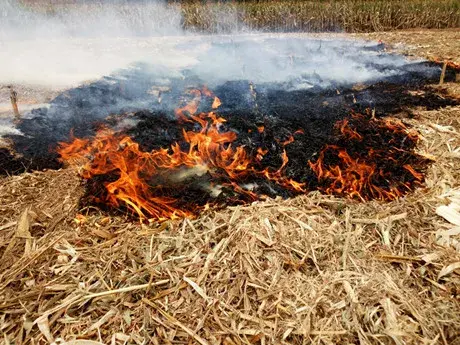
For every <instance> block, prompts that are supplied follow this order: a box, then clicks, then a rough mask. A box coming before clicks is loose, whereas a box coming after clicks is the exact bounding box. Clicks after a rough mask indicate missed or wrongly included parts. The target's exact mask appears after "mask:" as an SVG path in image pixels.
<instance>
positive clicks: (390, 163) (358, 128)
mask: <svg viewBox="0 0 460 345" xmlns="http://www.w3.org/2000/svg"><path fill="white" fill-rule="evenodd" d="M189 96H190V97H189V100H188V101H187V102H185V104H183V105H182V106H180V107H178V108H177V109H176V111H175V114H176V116H177V122H176V124H177V125H178V126H182V141H180V142H175V143H171V146H170V147H169V148H168V147H165V148H160V149H155V150H153V151H150V152H148V151H144V150H142V149H141V148H140V146H139V143H136V142H135V141H134V140H133V139H132V138H131V137H129V136H127V135H126V134H125V133H123V132H114V131H113V130H111V129H107V128H102V129H101V130H99V131H98V132H97V134H96V136H95V137H94V138H92V139H79V138H76V139H74V140H73V141H72V142H70V143H61V144H60V148H59V150H58V151H59V154H60V155H61V159H62V160H63V161H66V162H68V163H69V164H71V165H73V166H76V167H78V169H79V173H80V175H81V176H82V177H83V178H85V179H87V180H90V181H91V182H90V184H91V185H92V186H93V187H92V191H93V192H92V193H91V194H94V195H93V196H92V197H91V198H92V199H93V201H96V202H98V203H102V204H108V205H110V206H112V207H116V208H120V207H123V208H128V209H129V210H131V211H132V212H134V213H135V214H137V215H138V216H139V217H140V218H141V219H143V220H145V219H150V220H165V219H174V218H177V217H186V216H192V215H194V214H197V213H198V212H199V211H201V210H204V209H207V208H209V206H212V205H214V206H217V205H227V204H244V203H248V202H251V201H254V200H258V199H263V198H266V197H267V195H265V194H264V193H263V192H261V191H259V190H258V185H260V184H261V183H264V184H269V185H270V186H272V187H269V190H270V191H272V193H275V192H274V191H275V190H276V189H275V188H281V190H286V191H287V192H288V193H289V195H296V194H301V193H307V192H308V191H310V190H312V189H315V188H318V189H319V190H321V191H324V192H325V193H327V194H334V195H339V196H345V197H350V198H356V199H359V200H362V201H364V200H371V199H379V200H394V199H396V198H398V197H401V196H403V195H405V194H406V193H407V192H409V191H411V190H413V189H414V188H416V187H417V186H420V185H422V183H423V179H424V175H423V170H424V167H425V166H426V164H427V162H428V160H427V159H425V158H423V157H421V156H419V155H417V154H416V153H415V147H416V144H417V141H418V135H417V133H415V132H414V131H410V130H409V129H408V128H407V127H406V126H405V125H403V124H402V123H401V122H400V121H394V120H389V119H374V118H370V117H369V116H364V115H359V114H356V115H352V116H351V117H350V118H349V119H345V120H342V121H339V122H337V124H336V133H334V136H333V139H332V140H333V141H332V142H331V143H330V144H328V145H326V146H325V147H324V148H323V150H322V151H321V152H320V154H319V157H318V158H317V159H316V161H315V162H312V161H305V162H302V163H301V164H303V165H304V168H302V169H303V170H302V171H304V170H305V168H307V167H308V166H310V168H311V170H312V172H313V173H314V174H315V175H316V177H317V179H318V181H314V180H310V181H306V180H305V178H304V176H301V175H298V174H297V176H290V175H289V174H287V172H286V168H287V167H288V166H289V164H290V159H289V155H288V154H287V151H286V147H287V146H288V145H290V144H292V143H293V142H295V141H296V140H302V141H304V142H305V144H307V143H308V139H309V138H308V137H305V136H304V135H303V134H304V132H305V130H307V129H306V128H300V129H298V130H297V131H296V132H295V133H291V135H290V136H289V138H287V140H283V141H280V140H276V141H277V142H276V143H270V147H275V148H276V150H275V151H274V152H280V153H279V154H274V153H273V152H271V153H270V152H269V151H270V150H272V149H270V148H266V147H262V146H260V147H257V148H256V149H255V150H249V149H248V148H247V147H245V146H244V145H236V144H235V141H236V139H237V136H238V135H237V133H236V132H235V131H232V130H231V129H230V130H228V129H224V124H225V123H226V119H224V118H222V117H220V116H219V114H218V112H217V111H218V108H219V106H220V105H221V101H220V100H219V99H218V98H217V97H216V96H214V94H213V93H212V92H211V91H210V90H208V89H207V88H206V87H203V88H202V89H193V90H191V91H190V92H189ZM206 100H210V101H209V102H208V103H209V104H211V103H212V105H211V109H210V111H208V112H198V108H199V106H200V103H202V102H204V103H206ZM211 101H212V102H211ZM189 128H190V129H189ZM196 128H199V129H198V130H197V129H196ZM265 130H266V129H265V127H264V126H259V127H258V129H257V131H258V132H259V134H263V133H264V131H265ZM274 145H276V146H274ZM270 155H272V156H273V155H275V156H277V158H276V159H277V160H279V161H280V162H281V164H280V165H279V166H278V167H276V168H274V167H273V164H272V163H271V161H270V160H269V162H268V163H267V162H266V160H265V157H269V156H270ZM196 181H198V182H196ZM101 187H103V191H102V193H101V192H100V190H101ZM200 189H201V191H200ZM95 195H98V196H97V197H95ZM188 195H189V196H188ZM194 195H196V196H195V197H194ZM275 195H276V194H275ZM268 196H273V195H268Z"/></svg>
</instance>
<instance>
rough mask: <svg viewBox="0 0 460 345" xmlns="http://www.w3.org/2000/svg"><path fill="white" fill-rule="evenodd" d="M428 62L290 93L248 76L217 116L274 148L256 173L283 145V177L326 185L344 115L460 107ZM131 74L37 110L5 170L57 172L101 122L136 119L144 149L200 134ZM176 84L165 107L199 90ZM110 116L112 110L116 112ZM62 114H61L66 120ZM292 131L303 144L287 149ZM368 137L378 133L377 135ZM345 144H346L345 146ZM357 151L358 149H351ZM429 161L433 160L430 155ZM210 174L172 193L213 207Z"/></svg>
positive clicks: (231, 87)
mask: <svg viewBox="0 0 460 345" xmlns="http://www.w3.org/2000/svg"><path fill="white" fill-rule="evenodd" d="M420 66H424V68H425V69H430V68H432V67H434V69H433V71H436V69H439V66H436V65H435V64H433V63H421V64H420ZM420 66H418V67H420ZM424 68H422V69H417V68H415V69H414V68H412V69H410V70H407V71H406V70H402V71H401V73H400V74H398V75H396V76H391V77H387V78H386V79H384V80H383V81H379V82H376V83H372V82H369V83H368V84H367V85H366V84H360V85H336V86H334V85H332V86H329V87H328V88H322V87H313V88H311V89H307V90H305V89H303V90H294V91H290V90H289V87H288V86H289V85H283V84H273V83H266V84H263V83H262V84H258V85H255V86H254V85H252V84H251V83H250V82H249V81H245V80H241V81H232V82H226V83H224V84H222V85H220V86H218V87H216V88H214V90H213V91H214V93H215V95H216V96H217V97H219V98H220V100H221V101H222V106H221V107H219V109H218V110H217V111H216V112H217V114H218V115H219V116H222V117H223V118H225V119H226V120H227V122H226V123H225V124H224V126H223V128H222V131H232V132H236V134H237V139H236V141H235V143H234V144H233V145H235V146H237V145H238V146H239V145H243V146H244V147H245V149H246V150H247V152H248V153H249V155H250V156H252V157H255V156H256V154H257V150H258V149H259V148H261V149H263V150H265V151H266V152H267V153H266V154H265V155H264V157H263V159H262V160H261V161H260V162H258V163H257V166H256V167H255V168H256V169H257V170H259V171H262V170H264V169H269V170H270V171H273V172H274V171H276V170H277V169H279V167H280V166H281V165H282V154H283V151H284V150H286V153H287V156H288V157H289V162H288V164H287V166H286V168H285V170H284V171H283V176H285V177H287V178H292V179H294V180H295V181H297V182H300V183H304V184H305V189H307V190H313V189H316V188H319V187H320V184H321V183H319V181H318V179H317V178H316V175H315V173H314V172H313V171H312V169H311V167H310V165H309V164H308V162H315V161H316V159H318V155H319V153H320V152H321V150H322V149H323V148H324V147H326V146H327V145H331V144H334V145H335V144H336V143H337V140H338V139H340V133H337V130H336V129H335V128H334V126H335V124H336V123H337V122H338V121H340V120H343V119H344V118H347V117H349V116H350V114H353V113H362V114H364V113H367V114H370V112H372V111H374V116H375V117H376V118H381V117H385V116H393V117H401V118H411V117H412V116H413V113H412V110H411V109H413V108H423V109H427V110H436V109H440V108H444V107H446V106H454V105H458V104H460V103H459V101H458V99H456V98H454V97H451V96H449V95H448V94H447V93H446V92H443V91H442V90H439V89H437V88H433V87H432V86H430V84H432V83H434V82H436V81H437V79H438V73H436V72H433V73H431V74H430V73H428V74H426V73H422V72H420V71H423V70H424ZM455 73H456V71H455V70H452V69H448V71H447V73H446V78H445V79H446V81H447V82H449V81H453V80H454V79H455ZM125 77H127V78H128V79H129V78H132V80H134V81H135V82H134V83H127V82H125V81H118V80H116V79H115V80H112V79H110V80H100V81H97V82H94V83H91V84H89V85H84V86H81V87H79V88H76V89H71V90H68V91H66V92H65V93H63V94H60V95H59V96H57V97H56V98H55V99H54V100H53V101H52V102H51V104H52V107H51V108H50V109H51V110H50V109H48V108H38V109H35V110H33V111H32V113H33V115H34V117H33V118H29V119H23V120H22V122H21V123H19V124H18V126H17V127H18V129H20V130H21V132H22V133H24V134H25V135H24V136H19V135H9V136H7V137H6V138H7V140H9V141H10V142H11V143H12V144H11V147H12V148H13V149H11V148H9V149H0V155H1V158H2V160H1V161H0V162H1V163H0V171H1V172H2V173H3V174H8V175H11V174H19V173H22V172H24V171H27V170H43V169H58V168H60V167H62V164H61V162H59V161H58V154H57V152H56V149H57V146H58V143H59V142H61V141H69V140H70V133H71V132H72V133H73V135H74V136H75V137H90V136H92V135H94V134H95V132H96V130H97V129H98V128H100V126H101V125H103V126H109V127H114V128H118V127H121V128H122V124H123V123H126V122H127V121H128V123H131V125H130V126H129V127H128V128H127V129H121V132H124V133H126V134H127V135H129V136H130V137H132V138H133V139H134V141H136V142H138V143H139V144H140V147H141V149H142V150H144V151H151V150H154V149H159V148H165V147H169V146H170V145H171V144H172V143H174V142H181V141H183V140H182V139H183V134H182V133H183V132H182V130H183V129H186V130H199V127H197V124H193V123H185V124H183V123H179V122H178V121H177V119H176V117H175V115H174V112H173V110H172V109H171V108H169V107H162V105H158V104H153V103H154V101H152V97H151V96H150V95H149V94H148V93H146V90H148V89H149V88H150V87H152V85H151V83H150V80H149V78H148V77H146V76H145V75H143V74H142V72H138V71H137V72H135V73H134V74H133V75H127V76H125ZM133 85H134V86H133ZM172 85H173V86H172V88H171V90H170V92H168V93H167V94H165V95H164V96H163V97H164V99H165V101H164V103H166V104H173V103H172V102H174V101H175V102H177V99H180V98H181V97H183V95H184V93H185V91H186V90H187V88H189V86H190V85H195V86H196V87H200V80H199V79H198V78H196V77H195V76H193V75H191V76H190V77H189V78H186V79H185V80H179V79H178V80H172ZM139 95H141V96H139ZM142 95H144V96H142ZM168 99H169V101H168ZM139 102H141V103H145V104H146V106H145V107H146V110H141V111H138V110H133V108H132V106H131V104H134V103H139ZM211 102H212V98H209V99H203V100H202V102H201V103H200V108H199V109H198V111H209V110H210V103H211ZM107 113H111V114H112V115H111V116H109V117H107ZM62 114H66V116H62ZM57 116H60V118H59V121H57ZM133 123H135V125H134V126H132V124H133ZM261 127H263V128H264V130H263V131H259V130H258V129H259V128H261ZM361 129H362V128H361ZM376 134H377V135H378V134H379V133H374V136H375V135H376ZM291 136H293V137H294V139H295V140H294V141H293V142H292V143H290V144H288V145H285V144H284V143H285V142H287V141H288V140H289V138H290V137H291ZM369 138H370V139H372V138H373V136H370V137H369ZM340 140H342V139H340ZM340 140H339V141H340ZM366 140H367V139H366ZM343 142H345V143H346V140H345V141H343V140H342V143H343ZM375 143H376V145H377V146H378V147H375V148H376V149H381V147H380V146H381V145H382V144H384V143H385V142H379V141H378V140H377V141H375ZM184 144H185V143H184ZM409 144H410V143H409ZM350 145H351V144H350ZM350 145H349V146H350ZM398 145H400V146H399V148H400V149H407V150H410V151H413V149H414V146H413V145H412V144H410V145H409V146H408V147H406V146H404V145H405V141H404V140H402V141H400V142H399V144H398ZM369 147H370V148H372V146H369ZM369 147H364V150H363V149H361V151H362V152H359V154H360V155H362V156H363V157H365V156H366V155H367V152H365V151H366V150H367V149H369ZM344 148H345V149H347V147H346V146H345V147H344ZM184 149H186V144H185V146H184ZM349 149H352V150H354V151H356V148H352V147H351V146H350V147H349ZM13 152H15V153H13ZM409 158H410V159H409V161H410V162H411V164H412V165H414V164H415V166H418V167H419V168H420V170H419V171H423V170H424V167H423V164H418V163H417V162H416V159H415V157H412V156H411V157H409ZM414 159H415V160H414ZM334 161H335V160H334V157H331V158H330V159H329V163H332V162H334ZM422 162H423V163H424V164H426V163H427V162H426V161H424V160H422ZM326 163H328V162H326ZM406 163H407V162H406ZM401 165H402V164H401ZM396 168H397V167H396ZM399 168H401V167H399ZM390 173H392V176H393V177H394V179H396V180H398V181H399V180H400V181H402V182H409V183H411V184H412V183H413V182H414V177H413V176H411V175H410V174H409V173H408V172H407V171H404V170H402V172H401V171H397V170H395V169H393V170H392V171H390ZM113 178H114V176H98V177H96V178H94V179H93V180H92V181H90V182H89V183H88V184H87V194H86V195H87V196H88V197H90V198H92V199H94V197H99V196H101V193H102V197H103V194H104V191H103V190H101V188H100V187H101V186H102V185H103V182H106V181H112V180H113ZM210 178H211V177H210V176H207V175H205V176H203V177H201V178H196V177H194V178H193V179H192V180H191V181H184V185H183V188H179V187H178V186H174V188H172V189H171V193H172V194H171V195H170V196H172V197H174V198H177V199H179V198H180V199H181V202H182V203H184V205H186V204H188V203H189V200H192V201H193V204H200V205H204V204H206V203H207V202H208V201H209V196H208V195H207V194H206V193H204V194H206V195H204V194H203V193H202V190H201V188H200V185H201V184H202V183H203V182H206V183H209V181H210ZM192 182H193V183H192ZM216 182H219V183H221V182H228V181H216ZM240 182H241V183H250V184H253V183H256V185H257V189H256V190H255V192H256V193H257V194H258V195H269V196H272V197H274V196H277V195H281V196H283V197H289V196H293V195H295V194H296V193H297V192H295V191H292V190H289V189H286V188H285V186H280V185H279V184H277V183H274V182H273V181H266V180H265V179H263V178H258V177H257V176H249V177H247V179H246V180H242V181H240ZM384 184H386V182H384ZM391 184H394V183H393V182H390V186H391ZM184 195H186V196H187V197H184ZM241 197H243V199H241ZM219 198H220V199H222V198H223V200H221V202H218V203H220V204H229V203H230V204H231V203H235V202H236V203H239V202H247V201H248V200H246V199H247V195H234V193H233V191H232V190H231V189H230V190H228V191H227V190H226V193H222V194H221V195H220V196H219ZM85 202H86V198H83V203H85Z"/></svg>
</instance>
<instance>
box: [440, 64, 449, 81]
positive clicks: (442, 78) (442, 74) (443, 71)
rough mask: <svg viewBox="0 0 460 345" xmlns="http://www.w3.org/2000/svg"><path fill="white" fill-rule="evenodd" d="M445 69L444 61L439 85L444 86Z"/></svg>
mask: <svg viewBox="0 0 460 345" xmlns="http://www.w3.org/2000/svg"><path fill="white" fill-rule="evenodd" d="M446 69H447V60H444V65H442V72H441V78H440V79H439V85H442V84H444V77H445V76H446Z"/></svg>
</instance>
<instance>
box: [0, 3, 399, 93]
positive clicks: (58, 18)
mask: <svg viewBox="0 0 460 345" xmlns="http://www.w3.org/2000/svg"><path fill="white" fill-rule="evenodd" d="M24 1H25V0H22V1H21V2H20V1H19V0H2V3H1V4H0V61H1V62H2V63H1V64H0V84H8V83H13V84H14V83H18V84H19V83H21V84H40V85H49V86H53V87H58V88H59V87H62V88H69V87H75V86H77V85H80V84H82V83H84V82H87V81H94V80H96V79H98V78H101V77H102V76H108V75H111V74H113V73H114V72H115V71H117V70H119V69H121V68H129V67H130V66H133V65H134V64H136V63H139V62H143V63H149V64H152V65H161V66H163V67H166V68H169V69H170V70H171V71H176V72H177V71H182V70H184V69H188V70H190V71H192V72H193V73H195V74H196V75H197V76H199V77H200V78H201V79H202V80H203V81H205V82H207V83H209V84H210V85H216V84H218V83H219V82H223V81H229V80H241V79H245V80H251V81H253V82H291V83H292V87H293V88H309V87H313V86H315V85H321V86H327V85H331V84H336V83H339V84H340V83H345V82H346V83H356V82H365V81H369V80H376V79H379V78H383V77H387V76H390V75H394V74H397V73H398V68H399V67H400V66H403V65H407V64H408V62H407V61H406V60H405V59H404V58H402V57H397V56H390V55H385V54H381V53H380V52H376V51H373V47H375V44H373V43H372V44H368V43H365V42H358V41H351V40H342V41H330V40H322V41H321V40H314V39H305V38H297V39H292V38H289V37H292V36H288V37H284V36H283V35H279V34H278V35H277V36H278V38H273V37H276V36H273V35H266V34H257V33H253V34H245V35H241V34H240V35H228V36H225V35H216V36H198V35H193V34H190V33H187V32H186V31H184V30H183V29H182V25H181V22H182V18H181V13H180V5H167V4H165V3H164V2H162V1H155V0H151V1H148V0H143V1H139V0H137V1H128V0H118V1H115V0H113V1H108V0H105V1H101V0H99V1H83V0H79V1H77V0H76V1H74V2H72V3H71V4H66V5H62V4H61V5H59V4H57V5H53V6H49V5H45V4H44V5H37V4H36V2H34V1H31V2H30V3H32V4H33V3H35V5H29V6H27V5H24V4H23V2H24ZM43 3H46V1H43ZM215 16H216V17H219V14H218V13H216V14H215ZM222 18H223V19H225V20H222V23H223V24H222V30H225V31H227V30H229V28H231V27H235V28H236V27H239V28H240V30H242V31H245V30H244V27H242V26H241V25H230V24H228V23H233V22H235V21H236V20H237V19H236V17H235V18H233V17H232V18H227V17H225V16H222ZM227 22H228V23H227ZM225 23H227V24H228V25H226V24H225ZM224 24H225V25H224ZM242 31H240V32H242ZM379 64H380V67H382V66H383V67H385V68H379ZM387 67H389V68H387Z"/></svg>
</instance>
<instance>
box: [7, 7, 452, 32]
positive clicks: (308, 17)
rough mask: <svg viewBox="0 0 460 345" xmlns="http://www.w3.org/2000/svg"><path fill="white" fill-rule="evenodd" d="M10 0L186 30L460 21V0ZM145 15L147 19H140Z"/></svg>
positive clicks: (357, 28) (393, 26) (364, 28)
mask: <svg viewBox="0 0 460 345" xmlns="http://www.w3.org/2000/svg"><path fill="white" fill-rule="evenodd" d="M0 1H5V0H0ZM6 1H10V2H11V1H13V2H14V1H19V2H20V3H21V4H22V5H23V6H24V7H26V8H30V9H33V10H34V11H38V12H45V13H48V14H49V15H56V14H58V15H60V14H62V13H66V12H71V11H74V10H77V11H78V10H80V11H83V12H84V11H86V13H88V14H91V13H92V12H94V13H95V15H98V14H97V13H100V12H101V11H102V12H103V11H105V9H108V8H109V9H110V10H115V11H117V13H118V14H121V15H123V16H125V17H127V18H128V17H130V18H133V19H132V21H133V24H135V25H137V26H139V27H142V26H146V27H149V26H152V25H157V26H158V25H160V26H161V25H163V24H164V23H167V22H171V23H172V24H174V25H175V26H176V23H177V26H180V27H181V28H182V29H185V30H189V31H195V32H205V33H228V32H237V31H253V30H257V31H278V32H296V31H297V32H331V31H332V32H336V31H345V32H373V31H391V30H398V29H413V28H425V29H443V28H459V27H460V0H315V1H313V0H310V1H308V0H246V1H244V0H240V1H235V0H233V1H230V0H220V1H219V0H169V1H167V0H6ZM157 5H160V6H162V7H163V8H164V9H166V10H167V12H165V13H158V14H159V15H155V13H156V12H158V11H157V8H158V6H157ZM152 13H153V15H152ZM172 13H173V14H174V15H171V14H172ZM140 17H142V22H140V21H139V18H140ZM159 17H161V18H159ZM173 17H174V18H173ZM179 17H180V19H179V20H178V18H179ZM149 18H150V19H149ZM171 23H170V24H171ZM172 24H171V25H172Z"/></svg>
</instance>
